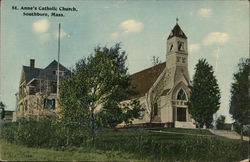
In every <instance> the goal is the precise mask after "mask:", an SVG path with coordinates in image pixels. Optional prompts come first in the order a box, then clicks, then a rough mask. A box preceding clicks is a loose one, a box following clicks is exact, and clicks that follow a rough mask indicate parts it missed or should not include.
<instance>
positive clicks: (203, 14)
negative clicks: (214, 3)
mask: <svg viewBox="0 0 250 162" xmlns="http://www.w3.org/2000/svg"><path fill="white" fill-rule="evenodd" d="M198 15H199V16H201V17H210V16H211V15H212V10H211V9H210V8H201V9H199V10H198Z"/></svg>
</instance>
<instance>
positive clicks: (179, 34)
mask: <svg viewBox="0 0 250 162" xmlns="http://www.w3.org/2000/svg"><path fill="white" fill-rule="evenodd" d="M172 37H181V38H185V39H187V36H186V35H185V33H184V32H183V31H182V30H181V27H180V26H179V25H178V24H176V25H175V27H174V28H173V29H172V31H171V33H170V35H169V36H168V39H170V38H172Z"/></svg>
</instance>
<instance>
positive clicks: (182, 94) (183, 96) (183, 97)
mask: <svg viewBox="0 0 250 162" xmlns="http://www.w3.org/2000/svg"><path fill="white" fill-rule="evenodd" d="M177 100H187V96H186V93H185V92H184V90H183V89H180V91H179V92H178V94H177Z"/></svg>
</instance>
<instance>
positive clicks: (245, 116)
mask: <svg viewBox="0 0 250 162" xmlns="http://www.w3.org/2000/svg"><path fill="white" fill-rule="evenodd" d="M249 76H250V59H241V60H240V63H239V64H238V72H236V73H234V74H233V83H232V85H231V101H230V109H229V113H230V114H231V115H232V117H233V119H234V120H235V121H236V123H238V124H239V126H240V129H241V136H242V133H243V126H244V125H247V124H249V119H250V98H249V97H250V85H249V82H250V81H249V79H250V77H249Z"/></svg>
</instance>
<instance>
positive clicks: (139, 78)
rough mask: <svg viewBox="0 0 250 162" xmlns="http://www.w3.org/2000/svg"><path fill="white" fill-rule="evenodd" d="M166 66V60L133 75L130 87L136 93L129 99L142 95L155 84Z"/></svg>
mask: <svg viewBox="0 0 250 162" xmlns="http://www.w3.org/2000/svg"><path fill="white" fill-rule="evenodd" d="M165 67H166V62H163V63H161V64H158V65H156V66H153V67H151V68H148V69H145V70H142V71H140V72H137V73H135V74H132V75H131V85H130V89H131V90H133V91H134V92H135V93H134V94H133V95H130V96H129V98H128V99H133V98H138V97H142V96H144V95H145V93H147V92H148V91H149V89H150V88H151V87H152V86H153V84H154V83H155V81H156V79H157V78H158V77H159V75H160V74H161V73H162V71H163V70H164V68H165Z"/></svg>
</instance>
